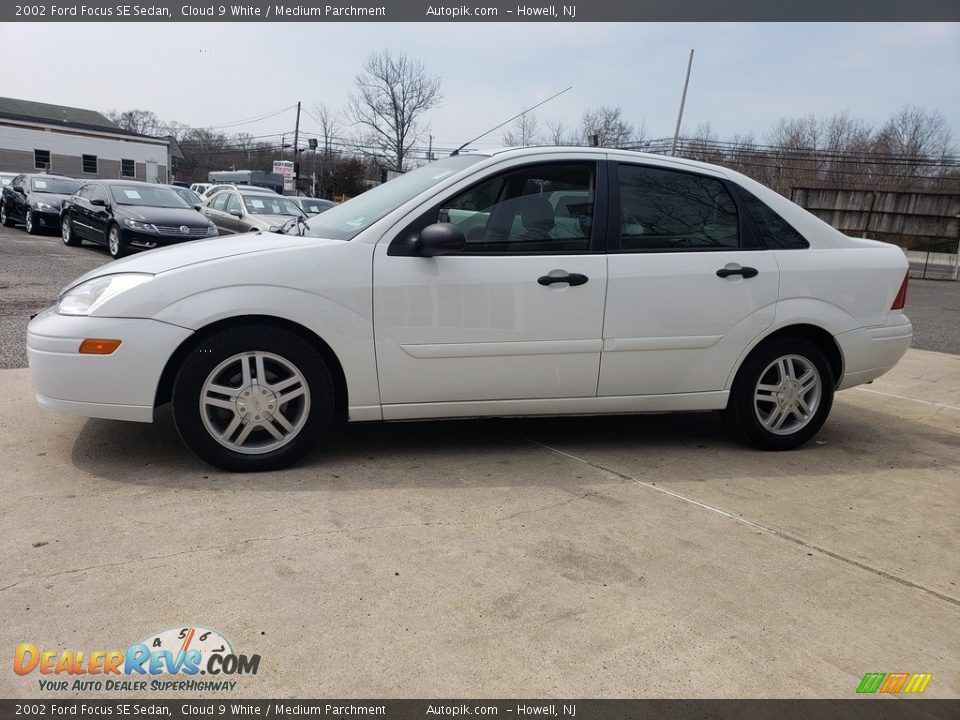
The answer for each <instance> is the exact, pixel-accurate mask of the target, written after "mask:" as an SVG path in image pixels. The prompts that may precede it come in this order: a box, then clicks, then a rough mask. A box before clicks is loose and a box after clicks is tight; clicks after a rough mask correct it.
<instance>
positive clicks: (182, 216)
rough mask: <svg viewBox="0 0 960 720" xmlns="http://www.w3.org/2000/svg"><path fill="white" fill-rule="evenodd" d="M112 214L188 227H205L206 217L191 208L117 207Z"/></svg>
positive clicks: (206, 223)
mask: <svg viewBox="0 0 960 720" xmlns="http://www.w3.org/2000/svg"><path fill="white" fill-rule="evenodd" d="M114 214H115V215H119V216H121V217H128V218H130V219H132V220H137V221H138V222H146V223H153V224H154V225H190V226H192V227H207V225H209V224H210V222H209V220H207V218H206V217H204V216H203V215H201V214H200V213H199V212H197V211H196V210H194V209H193V208H164V207H150V206H149V205H117V206H115V209H114Z"/></svg>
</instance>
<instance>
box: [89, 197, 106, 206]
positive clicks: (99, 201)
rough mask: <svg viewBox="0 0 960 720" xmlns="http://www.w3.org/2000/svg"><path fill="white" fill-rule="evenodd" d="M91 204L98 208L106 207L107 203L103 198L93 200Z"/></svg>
mask: <svg viewBox="0 0 960 720" xmlns="http://www.w3.org/2000/svg"><path fill="white" fill-rule="evenodd" d="M90 204H91V205H96V206H97V207H106V206H107V201H106V200H104V199H103V198H94V199H93V200H91V201H90Z"/></svg>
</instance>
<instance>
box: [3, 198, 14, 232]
mask: <svg viewBox="0 0 960 720" xmlns="http://www.w3.org/2000/svg"><path fill="white" fill-rule="evenodd" d="M0 225H3V226H4V227H13V218H11V217H10V216H9V215H7V204H6V203H0Z"/></svg>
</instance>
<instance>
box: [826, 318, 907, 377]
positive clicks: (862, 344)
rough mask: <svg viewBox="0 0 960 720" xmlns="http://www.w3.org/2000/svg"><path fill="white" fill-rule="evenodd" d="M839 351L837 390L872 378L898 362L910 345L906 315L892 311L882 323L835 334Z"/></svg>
mask: <svg viewBox="0 0 960 720" xmlns="http://www.w3.org/2000/svg"><path fill="white" fill-rule="evenodd" d="M836 338H837V343H838V344H839V345H840V351H841V352H842V353H843V364H844V368H843V379H842V380H841V382H840V385H839V386H838V387H837V389H838V390H846V389H847V388H851V387H854V386H855V385H862V384H863V383H867V382H871V381H872V380H876V379H877V378H878V377H880V376H881V375H883V374H884V373H886V372H887V371H888V370H890V369H892V368H893V366H894V365H896V364H897V363H898V362H900V358H902V357H903V356H904V354H905V353H906V352H907V350H908V349H909V348H910V342H911V340H912V339H913V325H912V324H911V322H910V320H909V319H908V318H907V316H906V315H903V314H902V313H896V314H892V315H891V316H890V317H889V318H888V319H887V322H886V324H884V325H878V326H876V327H867V328H858V329H857V330H850V331H849V332H845V333H840V334H839V335H837V336H836Z"/></svg>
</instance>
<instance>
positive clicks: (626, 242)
mask: <svg viewBox="0 0 960 720" xmlns="http://www.w3.org/2000/svg"><path fill="white" fill-rule="evenodd" d="M619 175H620V248H621V250H623V251H626V252H631V251H633V252H644V251H646V252H657V251H661V252H662V251H670V250H719V249H726V248H736V247H739V246H740V223H739V219H738V217H737V206H736V203H735V202H734V200H733V198H732V197H731V196H730V193H729V192H727V188H726V186H725V185H724V184H723V183H722V182H721V181H720V180H717V179H716V178H712V177H707V176H705V175H696V174H693V173H687V172H678V171H675V170H664V169H661V168H653V167H641V166H638V165H620V166H619Z"/></svg>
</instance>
